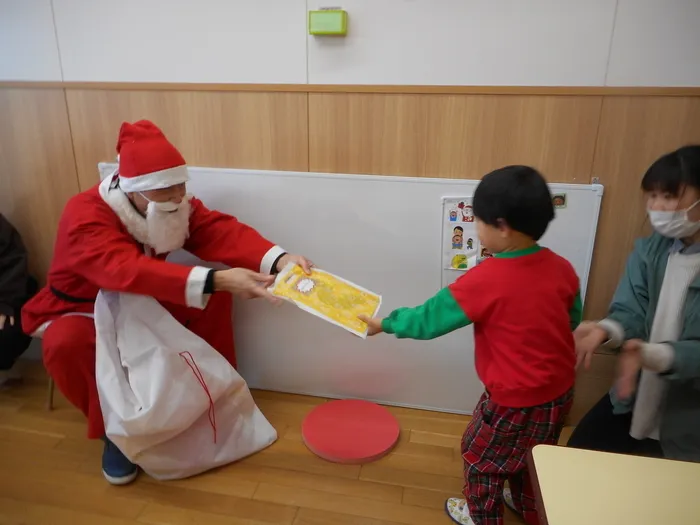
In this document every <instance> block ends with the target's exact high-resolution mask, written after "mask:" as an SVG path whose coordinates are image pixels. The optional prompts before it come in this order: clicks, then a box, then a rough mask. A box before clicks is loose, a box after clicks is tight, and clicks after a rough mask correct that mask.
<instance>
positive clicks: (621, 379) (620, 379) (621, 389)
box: [615, 339, 644, 399]
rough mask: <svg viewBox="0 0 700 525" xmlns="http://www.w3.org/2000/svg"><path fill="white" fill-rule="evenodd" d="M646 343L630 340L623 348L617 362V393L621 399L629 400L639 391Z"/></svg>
mask: <svg viewBox="0 0 700 525" xmlns="http://www.w3.org/2000/svg"><path fill="white" fill-rule="evenodd" d="M643 344H644V341H640V340H639V339H630V340H629V341H627V342H626V343H625V344H624V345H623V347H622V353H621V354H620V358H619V360H618V362H617V379H616V380H615V392H616V393H617V395H618V397H619V398H620V399H629V398H630V397H632V395H633V394H634V392H635V391H636V390H637V382H638V381H639V372H640V370H641V369H642V345H643Z"/></svg>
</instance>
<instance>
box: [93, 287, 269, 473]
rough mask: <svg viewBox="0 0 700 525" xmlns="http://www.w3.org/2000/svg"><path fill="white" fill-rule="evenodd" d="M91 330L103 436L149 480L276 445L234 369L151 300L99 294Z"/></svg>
mask: <svg viewBox="0 0 700 525" xmlns="http://www.w3.org/2000/svg"><path fill="white" fill-rule="evenodd" d="M95 328H96V331H97V356H96V378H97V390H98V392H99V397H100V406H101V407H102V414H103V417H104V422H105V430H106V434H107V437H108V438H109V439H110V440H111V441H112V442H113V443H114V444H115V445H117V447H119V449H120V450H121V451H122V452H123V453H124V455H125V456H126V457H127V458H129V460H130V461H131V462H132V463H135V464H137V465H139V466H140V467H141V468H142V469H143V470H144V472H146V473H147V474H149V475H150V476H152V477H154V478H156V479H161V480H165V479H179V478H185V477H188V476H192V475H195V474H198V473H200V472H204V471H206V470H209V469H211V468H214V467H218V466H221V465H225V464H227V463H231V462H232V461H236V460H238V459H241V458H243V457H245V456H248V455H250V454H253V453H255V452H258V451H259V450H262V449H263V448H265V447H267V446H269V445H271V444H272V443H274V442H275V440H276V439H277V432H276V431H275V429H274V428H273V427H272V425H270V423H269V422H268V421H267V419H265V416H263V415H262V413H261V412H260V410H259V409H258V407H257V406H256V405H255V402H254V401H253V398H252V396H251V394H250V391H249V390H248V385H247V384H246V382H245V381H244V380H243V378H242V377H241V376H240V375H238V373H237V372H236V370H234V368H233V367H232V366H231V365H230V364H229V363H228V361H226V359H225V358H224V357H223V356H221V355H220V354H219V353H218V352H217V351H216V350H215V349H214V348H213V347H211V346H210V345H209V344H208V343H207V342H206V341H204V340H203V339H202V338H201V337H199V336H197V335H195V334H193V333H192V332H190V331H189V330H188V329H187V328H185V327H184V326H182V325H181V324H180V323H179V322H178V321H177V320H176V319H175V318H173V317H172V316H171V315H170V313H169V312H168V311H167V310H166V309H165V308H164V307H163V306H162V305H161V304H160V303H158V301H156V300H155V299H153V298H152V297H148V296H143V295H132V294H124V293H116V292H104V291H102V292H100V293H99V294H98V296H97V300H96V302H95ZM205 386H206V388H205ZM207 391H208V392H207ZM210 399H211V401H210Z"/></svg>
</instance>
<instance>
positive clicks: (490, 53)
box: [309, 0, 615, 86]
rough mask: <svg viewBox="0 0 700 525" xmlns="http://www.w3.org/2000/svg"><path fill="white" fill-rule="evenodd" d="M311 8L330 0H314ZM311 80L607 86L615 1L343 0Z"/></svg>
mask: <svg viewBox="0 0 700 525" xmlns="http://www.w3.org/2000/svg"><path fill="white" fill-rule="evenodd" d="M309 5H310V6H311V7H318V6H322V5H324V2H319V1H317V0H314V1H309ZM342 5H343V7H344V8H345V9H346V10H347V11H348V13H349V28H350V32H349V34H348V36H347V37H346V38H344V39H335V40H332V39H328V38H311V39H310V40H309V82H311V83H314V84H443V85H461V84H467V85H576V86H589V85H602V84H603V82H604V81H605V68H606V63H607V56H608V50H609V47H610V37H611V35H612V28H613V18H614V15H615V0H582V1H572V0H527V1H523V0H410V1H407V0H382V1H381V2H377V1H376V0H345V1H344V2H342Z"/></svg>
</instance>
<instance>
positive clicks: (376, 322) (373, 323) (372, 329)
mask: <svg viewBox="0 0 700 525" xmlns="http://www.w3.org/2000/svg"><path fill="white" fill-rule="evenodd" d="M357 318H358V319H359V320H360V321H362V322H363V323H366V324H367V335H369V336H373V335H377V334H379V333H381V332H383V331H384V330H382V320H381V319H378V318H377V317H367V316H366V315H359V316H358V317H357Z"/></svg>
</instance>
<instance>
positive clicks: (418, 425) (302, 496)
mask: <svg viewBox="0 0 700 525" xmlns="http://www.w3.org/2000/svg"><path fill="white" fill-rule="evenodd" d="M28 372H29V373H28V378H27V380H26V381H25V384H24V385H22V386H21V387H19V388H17V389H14V390H10V391H0V524H1V525H20V524H22V525H134V524H151V525H195V524H203V525H225V524H226V525H264V524H265V525H269V524H278V525H392V524H408V525H430V524H445V525H448V524H449V523H451V520H450V519H449V518H448V517H446V516H445V514H444V511H443V504H444V501H445V498H447V497H451V496H457V495H459V494H460V491H461V488H462V462H461V458H460V454H459V442H460V436H461V434H462V431H463V430H464V427H465V425H466V422H467V419H468V418H466V417H464V416H456V415H449V414H438V413H431V412H423V411H417V410H408V409H402V408H390V409H389V410H391V412H392V413H393V414H394V415H396V417H397V419H398V420H399V422H400V424H401V429H402V433H401V438H400V441H399V443H398V445H397V447H396V449H395V450H394V451H393V452H392V453H391V454H390V455H389V456H387V457H385V458H384V459H382V460H380V461H377V462H375V463H371V464H367V465H364V466H345V465H336V464H333V463H328V462H326V461H323V460H321V459H319V458H317V457H316V456H314V455H312V454H311V453H309V452H308V451H307V449H306V448H305V447H304V444H303V443H302V440H301V435H300V425H301V421H302V419H303V418H304V416H305V415H306V414H307V413H308V412H309V410H311V409H312V408H313V407H314V406H316V405H318V404H320V403H324V402H325V401H326V400H325V399H319V398H312V397H304V396H295V395H288V394H277V393H271V392H254V395H255V398H256V401H257V402H258V405H259V406H260V409H261V410H262V411H263V413H264V414H265V415H266V416H267V418H268V419H269V420H270V422H271V423H272V424H273V425H274V426H275V428H277V431H278V433H279V435H280V438H279V440H278V441H277V443H275V444H274V445H272V446H271V447H269V448H268V449H266V450H265V451H263V452H261V453H259V454H257V455H255V456H253V457H250V458H247V459H245V460H243V461H240V462H238V463H236V464H233V465H229V466H227V467H224V468H221V469H218V470H216V471H214V472H209V473H206V474H203V475H200V476H197V477H195V478H192V479H187V480H181V481H174V482H172V481H171V482H157V481H154V480H153V479H150V478H149V477H148V476H146V475H143V474H142V475H141V476H140V477H139V478H138V480H137V481H136V482H135V483H134V484H132V485H129V486H126V487H112V486H110V485H108V484H107V482H106V481H105V480H104V479H103V478H102V474H101V471H100V455H101V450H102V447H101V443H100V442H99V441H88V440H87V439H85V422H84V420H83V416H82V414H80V413H79V412H77V411H76V410H75V409H73V408H72V407H70V406H69V405H68V403H67V402H66V401H65V400H64V399H63V398H62V397H61V395H60V394H58V392H57V395H56V400H55V406H56V408H55V410H54V411H53V412H47V411H46V409H45V397H46V377H45V375H44V373H43V370H42V369H41V368H40V367H38V366H36V365H33V366H31V367H30V368H29V371H28ZM567 435H568V434H567ZM506 512H507V515H506V523H507V524H516V523H520V520H519V519H518V518H517V517H516V516H515V515H514V514H512V513H508V511H506Z"/></svg>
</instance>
